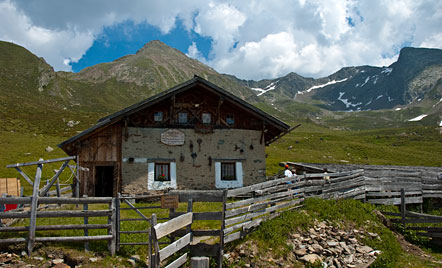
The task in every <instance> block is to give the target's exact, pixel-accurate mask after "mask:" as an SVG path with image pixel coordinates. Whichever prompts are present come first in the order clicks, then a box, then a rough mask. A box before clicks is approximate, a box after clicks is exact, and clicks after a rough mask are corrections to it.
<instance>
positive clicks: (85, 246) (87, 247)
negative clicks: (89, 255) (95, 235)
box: [83, 194, 89, 251]
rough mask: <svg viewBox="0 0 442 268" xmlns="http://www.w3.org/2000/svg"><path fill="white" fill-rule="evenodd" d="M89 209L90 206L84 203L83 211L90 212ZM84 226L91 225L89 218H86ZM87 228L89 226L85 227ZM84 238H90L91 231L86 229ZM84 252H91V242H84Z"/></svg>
mask: <svg viewBox="0 0 442 268" xmlns="http://www.w3.org/2000/svg"><path fill="white" fill-rule="evenodd" d="M83 198H87V195H86V194H85V195H83ZM88 209H89V205H88V204H87V203H84V204H83V210H84V211H88ZM83 224H84V225H87V224H89V217H87V216H86V217H84V219H83ZM85 227H87V226H85ZM84 236H89V229H88V228H84ZM84 250H85V251H89V242H84Z"/></svg>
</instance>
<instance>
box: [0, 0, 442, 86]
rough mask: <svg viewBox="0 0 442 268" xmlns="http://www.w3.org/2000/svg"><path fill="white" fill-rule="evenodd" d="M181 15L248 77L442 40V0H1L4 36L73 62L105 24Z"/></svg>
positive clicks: (218, 65)
mask: <svg viewBox="0 0 442 268" xmlns="http://www.w3.org/2000/svg"><path fill="white" fill-rule="evenodd" d="M178 19H180V20H181V21H182V22H183V25H184V27H185V28H186V29H187V30H189V31H191V30H193V31H195V32H196V33H199V34H200V35H202V36H205V37H209V38H210V39H211V40H212V51H211V52H210V56H209V59H208V60H204V58H203V57H202V55H201V52H200V51H199V50H198V48H197V45H198V44H196V43H193V44H192V45H191V46H189V48H188V51H187V55H189V56H191V57H194V58H196V59H199V60H203V62H205V63H207V64H209V65H210V66H212V67H213V68H215V70H217V71H219V72H225V73H230V74H234V75H237V76H239V77H240V78H247V79H262V78H273V77H277V76H282V75H285V74H287V73H288V72H296V73H299V74H301V75H305V76H314V77H319V76H326V75H329V74H330V73H332V72H335V71H337V70H339V69H340V68H342V67H344V66H354V65H364V64H368V65H378V66H382V65H389V64H390V63H392V62H393V61H394V60H396V59H397V53H398V51H399V49H400V48H401V47H402V46H403V45H404V44H406V45H411V46H424V47H437V48H442V30H441V29H442V28H441V22H442V1H440V0H421V1H417V0H389V1H385V0H360V1H356V0H311V1H304V0H277V1H276V0H275V1H256V0H252V1H233V0H224V1H221V0H211V1H207V0H189V1H186V4H183V3H182V1H180V0H171V1H160V0H156V1H144V0H132V1H127V2H122V1H119V0H95V1H88V0H75V1H73V0H71V1H58V0H0V24H1V25H2V26H3V27H1V28H0V39H1V40H8V41H13V42H15V43H18V44H20V45H23V46H25V47H26V48H28V49H29V50H31V51H32V52H33V53H35V54H37V55H38V56H43V57H44V58H45V59H46V60H47V61H48V62H49V63H50V64H51V65H53V66H54V68H55V69H56V70H69V65H68V63H69V62H75V61H78V60H79V59H80V58H81V57H82V55H83V54H84V53H85V52H86V51H87V49H88V48H89V47H90V46H91V45H92V44H93V41H94V39H95V38H96V37H97V36H99V34H100V33H101V31H102V30H103V28H104V27H107V26H112V25H115V24H118V23H121V22H124V21H127V20H132V21H134V22H135V23H144V22H146V23H149V24H151V25H153V26H155V27H158V29H160V30H161V31H162V32H163V33H168V32H170V31H171V30H172V29H173V28H174V27H175V25H176V21H177V20H178ZM4 25H7V26H6V27H5V26H4Z"/></svg>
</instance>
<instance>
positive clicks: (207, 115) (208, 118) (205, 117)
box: [201, 113, 212, 124]
mask: <svg viewBox="0 0 442 268" xmlns="http://www.w3.org/2000/svg"><path fill="white" fill-rule="evenodd" d="M201 119H202V121H203V124H210V123H211V122H212V116H211V114H210V113H202V114H201Z"/></svg>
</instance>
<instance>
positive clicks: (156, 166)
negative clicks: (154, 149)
mask: <svg viewBox="0 0 442 268" xmlns="http://www.w3.org/2000/svg"><path fill="white" fill-rule="evenodd" d="M147 169H148V170H147V189H148V190H167V189H176V188H177V182H176V162H150V163H147Z"/></svg>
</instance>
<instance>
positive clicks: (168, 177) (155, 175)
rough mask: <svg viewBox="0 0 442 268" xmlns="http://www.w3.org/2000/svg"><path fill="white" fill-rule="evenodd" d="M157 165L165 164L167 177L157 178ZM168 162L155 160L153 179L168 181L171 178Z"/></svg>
mask: <svg viewBox="0 0 442 268" xmlns="http://www.w3.org/2000/svg"><path fill="white" fill-rule="evenodd" d="M158 166H167V177H166V179H161V180H159V179H158V176H160V175H159V174H157V167H158ZM170 171H171V170H170V163H169V162H155V166H154V181H161V182H170V181H171V180H172V179H171V174H170Z"/></svg>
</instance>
